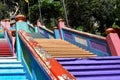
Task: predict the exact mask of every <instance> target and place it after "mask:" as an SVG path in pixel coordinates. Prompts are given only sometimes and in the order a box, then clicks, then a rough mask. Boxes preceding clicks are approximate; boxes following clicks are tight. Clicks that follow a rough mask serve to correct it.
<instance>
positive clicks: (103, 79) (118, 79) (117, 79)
mask: <svg viewBox="0 0 120 80" xmlns="http://www.w3.org/2000/svg"><path fill="white" fill-rule="evenodd" d="M77 80H120V75H116V76H111V75H110V76H92V77H89V76H86V77H84V76H83V77H78V78H77Z"/></svg>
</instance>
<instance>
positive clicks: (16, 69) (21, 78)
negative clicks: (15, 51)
mask: <svg viewBox="0 0 120 80" xmlns="http://www.w3.org/2000/svg"><path fill="white" fill-rule="evenodd" d="M9 59H12V58H7V57H5V58H0V80H27V78H26V73H25V71H24V67H23V65H22V64H21V62H20V61H17V60H15V59H14V58H13V60H10V61H9ZM1 60H3V61H1Z"/></svg>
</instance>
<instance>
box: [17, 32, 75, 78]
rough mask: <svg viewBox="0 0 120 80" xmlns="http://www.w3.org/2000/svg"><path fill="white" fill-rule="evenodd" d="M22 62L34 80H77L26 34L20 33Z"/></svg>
mask: <svg viewBox="0 0 120 80" xmlns="http://www.w3.org/2000/svg"><path fill="white" fill-rule="evenodd" d="M19 36H20V42H21V49H22V51H23V53H22V62H23V64H24V63H26V64H24V65H26V66H28V68H26V69H29V70H28V72H30V73H31V75H32V78H33V79H34V80H76V79H75V78H74V77H73V76H72V75H71V74H70V73H69V72H68V71H66V70H65V69H64V68H63V67H62V65H60V64H59V63H58V62H57V61H56V60H55V59H54V58H52V57H51V56H50V54H49V53H47V52H46V51H45V50H44V49H43V48H42V47H41V46H39V45H38V43H37V42H35V41H34V39H33V38H32V37H31V36H30V35H29V34H28V33H26V32H24V31H19Z"/></svg>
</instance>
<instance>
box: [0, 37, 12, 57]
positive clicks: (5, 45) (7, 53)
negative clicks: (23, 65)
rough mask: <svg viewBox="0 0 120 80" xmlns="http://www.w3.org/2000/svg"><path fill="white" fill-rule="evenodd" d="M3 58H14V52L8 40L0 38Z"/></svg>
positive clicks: (0, 54) (0, 53) (0, 51)
mask: <svg viewBox="0 0 120 80" xmlns="http://www.w3.org/2000/svg"><path fill="white" fill-rule="evenodd" d="M1 56H12V52H11V51H10V46H9V44H8V42H7V40H6V39H1V38H0V57H1Z"/></svg>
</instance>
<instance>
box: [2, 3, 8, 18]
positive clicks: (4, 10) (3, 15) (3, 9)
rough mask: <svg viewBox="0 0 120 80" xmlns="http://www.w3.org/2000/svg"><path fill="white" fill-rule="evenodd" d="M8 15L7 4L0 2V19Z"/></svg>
mask: <svg viewBox="0 0 120 80" xmlns="http://www.w3.org/2000/svg"><path fill="white" fill-rule="evenodd" d="M8 17H9V9H8V8H7V5H5V4H3V3H1V2H0V19H4V18H8Z"/></svg>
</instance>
